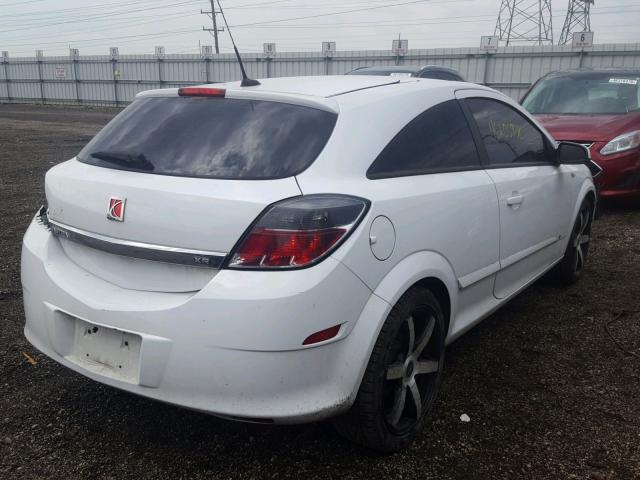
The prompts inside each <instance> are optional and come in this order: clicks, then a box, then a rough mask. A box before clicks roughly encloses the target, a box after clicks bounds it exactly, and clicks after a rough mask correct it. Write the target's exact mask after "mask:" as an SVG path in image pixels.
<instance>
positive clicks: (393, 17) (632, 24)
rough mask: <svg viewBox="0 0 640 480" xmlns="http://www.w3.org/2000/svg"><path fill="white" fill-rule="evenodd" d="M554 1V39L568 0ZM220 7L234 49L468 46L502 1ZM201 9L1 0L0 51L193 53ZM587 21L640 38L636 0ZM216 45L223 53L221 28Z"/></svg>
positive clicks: (611, 39) (227, 2) (234, 3)
mask: <svg viewBox="0 0 640 480" xmlns="http://www.w3.org/2000/svg"><path fill="white" fill-rule="evenodd" d="M554 1H555V2H556V3H555V4H554V7H553V26H554V37H555V39H556V42H557V38H558V37H559V36H560V31H561V30H562V23H563V21H564V16H565V14H566V8H567V0H554ZM532 3H537V2H535V1H534V2H532ZM222 6H223V8H224V9H225V13H226V16H227V20H228V22H229V24H230V25H231V26H232V27H234V28H232V31H233V34H234V37H235V39H236V42H237V43H238V47H239V48H240V50H241V51H244V52H259V51H262V44H263V42H275V43H276V45H277V47H276V48H277V50H278V51H279V52H283V51H319V50H320V49H321V42H322V41H328V40H332V41H335V42H337V48H338V50H366V49H389V48H390V47H391V40H392V39H393V38H397V37H398V35H399V34H400V35H401V36H402V38H406V39H408V40H409V48H436V47H465V46H472V47H475V46H478V45H479V43H480V36H481V35H491V34H493V32H494V27H495V23H496V17H497V14H498V9H499V6H500V0H430V1H429V0H426V1H412V2H411V1H406V0H369V1H365V0H346V1H342V2H340V1H338V0H325V1H322V2H320V1H317V0H280V1H278V0H275V1H270V2H268V1H265V0H223V1H222ZM200 9H205V10H209V9H210V4H209V1H207V0H129V1H125V0H26V1H22V2H19V1H17V0H0V50H8V51H9V52H10V55H11V56H13V57H17V56H32V55H33V52H34V51H35V50H36V49H42V50H43V51H44V54H45V55H66V54H67V53H68V48H69V46H72V47H74V48H78V49H79V50H80V54H81V55H94V54H107V53H108V48H109V47H110V46H117V47H119V49H120V54H121V55H122V54H137V53H153V49H154V46H155V45H163V46H164V47H165V49H166V53H197V52H198V45H199V43H201V44H213V38H212V37H211V36H210V34H209V33H208V32H204V31H202V26H207V27H210V26H211V20H210V19H208V18H207V17H206V16H205V15H201V14H200ZM340 12H345V13H340ZM327 14H330V15H327ZM299 17H305V18H299ZM218 22H219V26H221V24H222V18H221V17H220V15H218ZM591 26H592V30H593V31H594V32H595V38H594V41H595V43H624V42H634V43H635V42H640V0H635V1H634V0H597V2H596V5H594V6H593V7H592V13H591ZM220 45H221V48H222V50H221V51H222V52H225V53H228V52H229V51H230V45H231V44H230V42H229V37H228V35H227V33H226V32H223V33H221V34H220Z"/></svg>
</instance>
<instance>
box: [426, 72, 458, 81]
mask: <svg viewBox="0 0 640 480" xmlns="http://www.w3.org/2000/svg"><path fill="white" fill-rule="evenodd" d="M420 77H422V78H435V79H437V80H451V81H460V78H459V77H458V76H456V75H454V74H453V73H449V72H441V71H429V70H427V71H425V72H422V73H421V74H420Z"/></svg>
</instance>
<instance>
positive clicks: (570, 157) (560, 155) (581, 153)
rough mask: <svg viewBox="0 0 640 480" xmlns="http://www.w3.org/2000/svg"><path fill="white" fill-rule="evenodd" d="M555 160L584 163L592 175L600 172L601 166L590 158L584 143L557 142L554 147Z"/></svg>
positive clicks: (595, 175) (570, 163)
mask: <svg viewBox="0 0 640 480" xmlns="http://www.w3.org/2000/svg"><path fill="white" fill-rule="evenodd" d="M556 161H557V162H558V164H568V165H580V164H583V165H586V166H587V167H589V170H590V171H591V175H592V176H593V177H597V176H598V175H600V173H602V167H600V165H598V164H597V163H595V162H594V161H593V160H591V152H590V151H589V149H588V148H587V147H585V146H584V145H580V144H579V143H573V142H559V143H558V148H557V149H556Z"/></svg>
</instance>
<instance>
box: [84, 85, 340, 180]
mask: <svg viewBox="0 0 640 480" xmlns="http://www.w3.org/2000/svg"><path fill="white" fill-rule="evenodd" d="M336 118H337V116H336V115H335V114H332V113H329V112H325V111H322V110H317V109H315V108H309V107H301V106H297V105H289V104H285V103H276V102H267V101H258V100H234V99H227V98H196V97H191V98H187V97H169V98H141V99H138V100H136V101H134V102H133V103H132V104H131V105H130V106H129V107H127V108H126V109H125V110H124V111H122V112H121V113H120V114H119V115H118V116H117V117H116V118H114V119H113V120H112V121H111V122H110V123H109V124H108V125H107V126H106V127H105V128H104V129H103V130H102V131H101V132H100V133H98V135H97V136H96V137H95V138H94V139H93V140H91V142H89V144H87V146H86V147H85V148H83V149H82V151H81V152H80V154H79V155H78V159H79V160H80V161H81V162H85V163H90V164H92V165H99V166H101V167H108V168H117V169H121V170H122V169H124V170H135V171H144V172H147V173H157V174H164V175H176V176H197V177H211V178H242V179H261V178H277V177H288V176H291V175H296V174H298V173H300V172H301V171H302V170H304V169H305V168H307V167H308V166H309V165H310V164H311V163H312V162H313V161H314V160H315V158H316V157H317V156H318V154H319V153H320V151H321V150H322V149H323V147H324V145H325V144H326V143H327V140H328V139H329V137H330V136H331V132H332V131H333V127H334V125H335V122H336ZM92 154H94V155H97V156H94V155H92ZM110 155H111V157H110ZM98 157H100V158H98Z"/></svg>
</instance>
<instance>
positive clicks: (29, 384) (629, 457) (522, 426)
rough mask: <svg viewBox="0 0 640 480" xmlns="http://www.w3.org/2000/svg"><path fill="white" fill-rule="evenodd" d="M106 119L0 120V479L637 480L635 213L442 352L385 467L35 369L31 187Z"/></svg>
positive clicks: (47, 111)
mask: <svg viewBox="0 0 640 480" xmlns="http://www.w3.org/2000/svg"><path fill="white" fill-rule="evenodd" d="M116 112H117V110H115V109H79V108H68V107H64V108H63V107H41V106H19V105H0V193H1V197H0V200H1V202H0V218H1V219H2V225H3V226H2V229H1V230H0V315H1V321H2V324H1V326H0V478H3V479H32V478H60V479H69V478H136V479H147V478H149V479H158V478H309V479H310V478H336V477H338V476H339V477H343V478H371V477H373V476H382V477H386V478H421V479H427V478H437V479H449V478H456V479H479V478H481V479H484V478H487V479H501V478H505V479H507V478H508V479H513V478H535V479H546V478H550V479H559V478H562V479H570V478H575V479H587V478H592V479H605V478H606V479H632V478H640V401H639V400H640V368H639V367H640V359H639V358H638V356H637V355H640V314H638V310H640V300H639V299H638V298H639V292H638V287H639V286H640V210H638V209H635V210H634V209H632V208H620V207H618V208H612V207H609V208H606V209H605V211H604V213H603V215H602V217H601V218H600V219H599V220H598V221H597V223H596V224H595V226H594V243H593V244H592V251H591V255H590V258H589V263H588V268H587V271H586V275H585V277H584V278H583V279H582V280H581V281H580V282H579V283H578V284H577V285H575V286H573V287H571V288H568V289H558V288H555V287H552V286H549V285H544V284H537V285H534V286H533V287H532V288H530V289H528V290H527V291H526V292H524V293H523V294H521V295H520V296H519V297H517V298H516V299H515V300H513V301H512V302H511V303H510V304H508V305H507V306H506V307H505V308H503V309H502V310H501V311H499V312H498V313H496V314H494V315H493V316H491V317H490V318H489V319H487V320H486V321H485V322H483V323H482V324H481V325H479V326H478V327H476V328H475V329H473V330H472V331H471V332H470V333H468V334H467V335H465V336H464V337H463V338H461V339H460V340H458V341H457V342H455V343H454V344H453V345H451V347H450V348H449V349H448V351H447V366H446V370H445V380H444V386H443V390H442V393H441V396H440V399H439V401H438V403H437V405H436V409H435V412H434V414H433V417H432V421H431V423H430V425H429V426H428V428H427V429H426V431H425V432H424V433H423V434H422V435H421V436H420V437H419V438H418V440H417V441H416V442H415V443H414V444H413V445H412V446H411V448H409V449H407V450H406V451H404V452H401V453H398V454H394V455H390V456H384V457H377V456H373V455H372V454H370V453H369V452H367V451H364V450H362V449H360V448H357V447H354V446H352V445H350V444H349V443H347V442H346V441H344V440H342V439H341V438H339V437H338V436H337V435H336V434H335V433H334V432H333V430H332V429H331V427H330V426H329V425H328V424H326V423H321V424H314V425H303V426H295V427H273V426H258V425H247V424H239V423H232V422H228V421H224V420H220V419H217V418H214V417H211V416H206V415H202V414H198V413H194V412H190V411H186V410H182V409H179V408H175V407H172V406H168V405H164V404H161V403H156V402H153V401H149V400H146V399H143V398H138V397H136V396H133V395H130V394H127V393H123V392H120V391H117V390H114V389H112V388H109V387H105V386H103V385H100V384H98V383H95V382H92V381H89V380H87V379H85V378H84V377H82V376H80V375H78V374H76V373H73V372H71V371H68V370H66V369H64V368H62V367H60V366H59V365H58V364H56V363H55V362H53V361H51V360H49V359H47V358H46V357H45V356H44V355H41V354H40V353H39V352H38V351H37V350H35V349H34V348H33V347H31V345H29V344H28V342H27V341H26V340H25V338H24V336H23V333H22V328H23V322H24V320H23V310H22V298H21V289H20V277H19V272H20V242H21V238H22V235H23V233H24V231H25V229H26V227H27V224H28V222H29V221H30V219H31V217H32V215H33V214H34V212H35V211H36V209H37V207H38V206H39V205H40V204H41V203H42V201H43V176H44V173H45V171H46V170H47V169H48V168H50V167H51V166H52V165H53V164H55V163H58V162H60V161H63V160H65V159H67V158H69V157H71V156H73V155H74V154H75V153H76V152H77V151H78V150H79V149H80V148H81V146H82V145H83V144H84V143H86V142H87V141H88V140H89V139H90V138H91V136H92V135H93V134H94V133H95V132H96V131H97V130H98V129H99V128H100V126H102V125H103V124H104V123H106V122H107V121H108V120H109V119H110V118H111V117H112V116H113V115H114V114H115V113H116ZM607 327H608V329H609V332H610V333H608V331H607ZM615 342H617V343H615ZM625 351H627V352H631V354H630V353H625ZM22 352H25V353H26V354H28V355H29V356H30V357H32V358H33V359H34V361H35V364H31V363H30V362H29V361H27V358H26V357H25V356H24V355H23V354H22ZM634 353H635V355H636V356H633V355H632V354H634ZM465 413H466V414H467V415H469V417H470V418H471V421H470V422H468V423H465V422H461V421H460V415H461V414H465Z"/></svg>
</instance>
